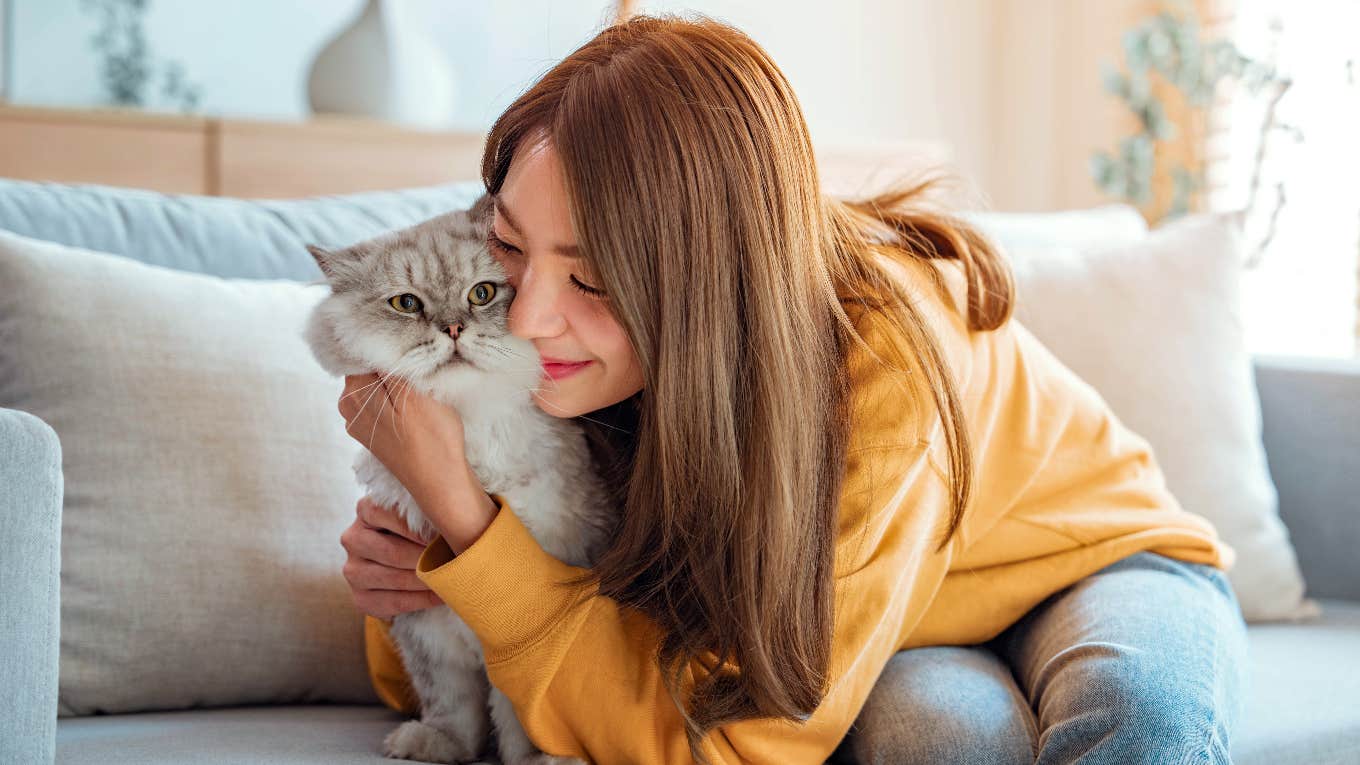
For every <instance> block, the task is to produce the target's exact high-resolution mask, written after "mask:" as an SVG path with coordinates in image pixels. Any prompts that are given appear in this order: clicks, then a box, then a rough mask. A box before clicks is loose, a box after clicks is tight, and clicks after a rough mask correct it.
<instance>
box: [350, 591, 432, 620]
mask: <svg viewBox="0 0 1360 765" xmlns="http://www.w3.org/2000/svg"><path fill="white" fill-rule="evenodd" d="M443 602H444V601H442V600H440V599H439V596H438V595H435V594H434V593H433V592H430V591H428V590H427V591H425V592H398V591H396V590H355V591H354V605H355V606H356V607H357V608H358V609H359V610H360V611H362V612H364V613H366V614H369V615H371V616H376V617H378V618H379V619H391V618H392V617H393V616H396V615H397V614H404V613H407V612H409V611H420V610H423V609H426V608H432V607H434V606H438V605H442V604H443Z"/></svg>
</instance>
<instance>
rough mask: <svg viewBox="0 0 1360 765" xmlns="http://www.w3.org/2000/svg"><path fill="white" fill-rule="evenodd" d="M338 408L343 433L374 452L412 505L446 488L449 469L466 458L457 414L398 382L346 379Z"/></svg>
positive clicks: (364, 376) (360, 377)
mask: <svg viewBox="0 0 1360 765" xmlns="http://www.w3.org/2000/svg"><path fill="white" fill-rule="evenodd" d="M339 409H340V414H341V415H343V416H344V418H345V432H346V433H349V434H350V436H351V437H352V438H353V439H354V440H356V441H358V442H359V443H361V444H363V445H364V447H365V448H366V449H368V450H369V451H370V452H373V456H375V457H377V458H378V461H379V462H381V463H382V464H383V465H385V466H386V467H387V469H388V470H389V471H391V472H392V475H393V476H395V477H396V479H397V480H398V481H400V482H401V485H402V486H405V487H406V490H407V491H409V492H411V496H413V497H416V498H417V502H419V498H420V497H421V496H430V495H431V493H432V492H433V493H438V492H441V491H445V490H447V489H448V488H449V486H448V478H449V473H450V472H451V471H450V470H449V468H450V467H451V466H457V465H458V463H459V461H462V460H464V459H465V457H464V452H463V419H462V418H461V417H459V416H458V412H457V410H455V409H454V408H453V407H451V406H445V405H444V404H441V403H439V402H438V401H435V400H434V399H433V398H431V397H429V396H427V395H425V394H424V393H422V392H420V391H418V390H416V389H415V388H412V387H411V386H410V384H409V383H407V382H406V381H405V380H402V379H401V378H398V377H393V376H388V377H387V378H386V379H383V377H382V376H380V375H378V374H375V373H371V372H370V373H368V374H362V375H345V389H344V391H343V392H342V393H341V394H340V404H339ZM422 509H424V506H423V505H422ZM431 520H433V519H431Z"/></svg>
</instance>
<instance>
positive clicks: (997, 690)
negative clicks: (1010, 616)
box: [831, 551, 1248, 765]
mask: <svg viewBox="0 0 1360 765" xmlns="http://www.w3.org/2000/svg"><path fill="white" fill-rule="evenodd" d="M1247 689H1248V681H1247V632H1246V624H1245V622H1244V621H1243V619H1242V612H1241V608H1240V606H1239V605H1238V602H1237V596H1236V595H1235V594H1234V593H1233V590H1232V586H1231V585H1230V584H1229V583H1228V578H1227V575H1226V574H1224V573H1223V572H1222V571H1220V570H1219V569H1217V568H1214V567H1213V566H1210V565H1207V564H1199V563H1189V562H1186V561H1181V560H1177V559H1175V558H1170V557H1167V556H1164V555H1160V554H1157V553H1153V552H1149V551H1143V552H1139V553H1136V554H1134V555H1131V556H1129V557H1127V558H1124V559H1123V560H1119V561H1116V562H1114V563H1112V564H1110V565H1109V566H1106V567H1105V568H1103V569H1101V570H1099V571H1097V572H1095V573H1093V574H1091V575H1090V576H1088V577H1086V578H1085V579H1082V580H1081V581H1079V582H1077V583H1075V584H1073V585H1072V586H1071V587H1068V588H1066V589H1064V590H1061V591H1059V592H1056V593H1054V594H1053V595H1051V596H1049V597H1048V599H1046V600H1044V601H1043V602H1041V603H1040V604H1039V605H1037V606H1035V607H1034V608H1033V609H1032V610H1030V612H1029V613H1027V614H1026V615H1025V616H1024V617H1022V618H1021V619H1020V620H1019V621H1017V622H1016V623H1015V624H1013V625H1011V626H1010V627H1008V628H1007V629H1006V630H1005V631H1004V632H1002V633H1001V634H999V635H997V636H996V637H995V638H993V639H992V640H989V641H988V642H986V643H981V644H977V645H968V646H924V647H920V648H912V649H909V650H905V651H898V652H897V654H895V655H894V656H893V657H892V659H890V660H889V662H888V664H887V665H886V667H885V668H884V670H883V674H882V675H880V676H879V679H878V681H877V682H876V684H875V685H874V689H873V691H872V692H871V693H870V695H869V698H868V700H867V701H866V702H865V705H864V707H863V709H862V710H861V711H860V715H859V718H858V719H857V720H856V721H855V725H854V726H853V727H852V728H851V730H850V733H849V734H847V735H846V737H845V740H843V741H842V742H841V747H840V748H839V749H837V751H836V754H835V755H833V757H832V760H831V762H847V761H849V762H854V763H860V765H871V764H875V763H899V764H901V765H907V764H909V763H932V765H934V764H936V763H940V764H946V765H949V764H953V763H960V764H961V765H968V764H970V763H978V765H1008V763H1024V764H1025V765H1031V764H1032V763H1036V762H1037V763H1042V764H1043V765H1056V763H1069V762H1070V763H1078V762H1079V763H1083V764H1084V765H1096V764H1099V765H1104V764H1105V763H1119V764H1120V765H1134V764H1136V763H1182V762H1185V763H1230V762H1231V759H1230V758H1229V741H1230V738H1231V734H1232V731H1233V725H1234V724H1235V723H1236V722H1237V721H1238V720H1240V719H1241V718H1242V714H1243V711H1244V703H1245V697H1246V693H1247Z"/></svg>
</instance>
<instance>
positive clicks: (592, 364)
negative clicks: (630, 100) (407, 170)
mask: <svg viewBox="0 0 1360 765" xmlns="http://www.w3.org/2000/svg"><path fill="white" fill-rule="evenodd" d="M491 243H492V247H491V252H492V255H494V256H495V257H496V259H497V260H499V261H500V263H501V265H503V266H504V267H505V270H506V271H508V272H509V274H510V285H511V286H512V287H514V288H515V297H514V300H513V301H512V302H511V303H510V314H509V321H510V332H511V334H514V335H517V336H519V337H522V338H524V339H525V340H528V341H530V342H532V343H533V344H534V346H535V347H536V348H537V349H538V353H539V356H540V357H542V361H543V366H544V369H545V373H544V375H543V377H542V378H540V380H539V383H538V390H537V391H536V392H535V393H534V396H533V398H534V401H535V403H536V404H537V405H538V408H539V409H542V410H543V411H544V412H546V413H548V414H551V415H554V416H556V417H575V416H576V415H580V414H585V413H587V412H592V411H595V410H596V409H600V408H603V407H606V406H608V405H610V404H613V403H616V402H619V401H622V400H624V399H626V398H628V397H629V396H631V395H633V394H634V393H637V392H638V391H639V390H641V389H642V370H641V367H640V366H639V364H638V360H637V356H636V355H635V354H634V353H633V349H632V346H631V345H630V344H629V342H628V337H627V335H626V334H625V333H624V331H623V327H621V326H619V323H618V322H617V321H615V320H614V317H613V315H612V314H610V312H609V309H608V307H607V306H606V305H605V302H604V298H603V297H601V296H599V295H597V294H591V290H592V289H595V290H599V289H602V288H600V287H599V282H598V281H597V280H596V279H595V278H594V275H593V274H592V272H591V271H590V268H589V266H588V264H587V263H586V261H585V260H584V259H583V258H579V257H576V238H575V235H574V234H573V232H572V227H571V213H570V211H569V209H568V207H567V186H566V181H565V179H564V178H563V175H562V166H561V164H560V162H559V160H558V158H557V152H556V151H555V150H554V149H553V147H552V143H551V142H550V141H547V140H538V141H526V142H525V143H523V144H521V145H520V148H519V149H517V150H516V152H515V157H514V159H513V160H512V161H511V163H510V171H509V173H508V174H507V175H506V178H505V182H504V183H503V184H502V185H501V190H500V193H499V194H497V195H496V197H495V218H494V222H493V223H492V227H491Z"/></svg>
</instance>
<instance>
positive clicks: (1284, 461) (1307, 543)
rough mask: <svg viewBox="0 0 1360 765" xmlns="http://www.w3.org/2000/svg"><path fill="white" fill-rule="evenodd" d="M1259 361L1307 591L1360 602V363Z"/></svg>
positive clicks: (1270, 453) (1270, 452)
mask: <svg viewBox="0 0 1360 765" xmlns="http://www.w3.org/2000/svg"><path fill="white" fill-rule="evenodd" d="M1254 361H1255V370H1256V386H1257V389H1258V391H1259V392H1260V394H1261V415H1262V437H1263V438H1264V440H1265V446H1266V459H1267V461H1268V462H1269V465H1270V474H1271V478H1272V479H1273V480H1274V482H1275V488H1276V489H1277V490H1278V491H1279V495H1280V517H1281V518H1282V519H1283V520H1284V524H1285V526H1286V527H1288V528H1289V535H1290V538H1291V540H1292V541H1293V543H1294V549H1295V550H1296V551H1297V552H1298V556H1299V566H1300V567H1301V568H1302V570H1303V576H1304V579H1305V580H1306V581H1307V583H1308V594H1309V595H1310V596H1312V597H1333V598H1347V599H1351V600H1360V359H1331V358H1306V357H1290V356H1269V355H1258V356H1256V357H1255V359H1254Z"/></svg>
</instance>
